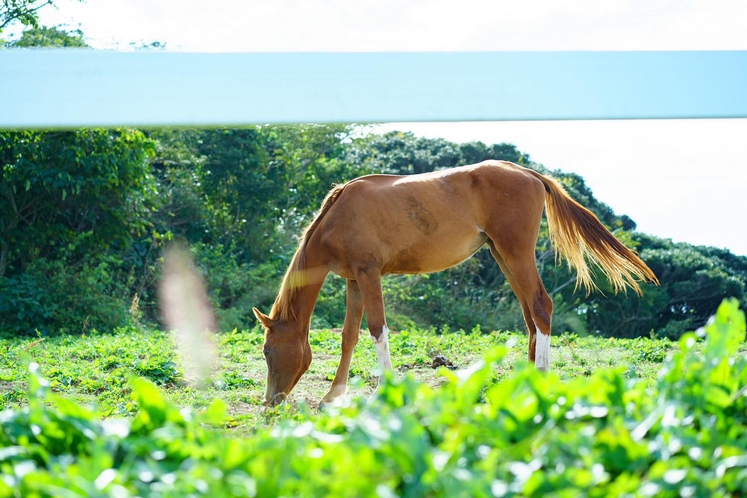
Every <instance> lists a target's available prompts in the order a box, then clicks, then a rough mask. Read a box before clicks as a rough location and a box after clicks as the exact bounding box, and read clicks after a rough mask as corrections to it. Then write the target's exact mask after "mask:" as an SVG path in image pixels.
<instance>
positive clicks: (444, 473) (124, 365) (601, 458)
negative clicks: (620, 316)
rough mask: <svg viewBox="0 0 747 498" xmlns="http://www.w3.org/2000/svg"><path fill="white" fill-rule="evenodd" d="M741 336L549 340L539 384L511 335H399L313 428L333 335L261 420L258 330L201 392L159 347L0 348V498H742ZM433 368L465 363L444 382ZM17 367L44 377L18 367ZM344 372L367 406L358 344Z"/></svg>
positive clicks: (717, 330)
mask: <svg viewBox="0 0 747 498" xmlns="http://www.w3.org/2000/svg"><path fill="white" fill-rule="evenodd" d="M745 333H746V329H745V317H744V314H743V313H742V312H741V311H739V310H738V304H737V302H736V301H735V300H730V301H725V302H724V303H723V304H722V305H721V307H720V308H719V310H718V312H717V314H716V316H715V317H714V318H713V320H712V321H711V322H710V323H709V325H708V326H707V327H705V329H703V330H702V331H700V332H699V333H696V334H695V333H688V334H686V335H685V336H683V337H682V339H681V340H680V341H679V342H678V343H677V345H676V346H674V345H673V344H672V343H669V342H667V341H648V340H634V341H620V340H600V339H593V338H579V337H576V336H570V335H569V336H565V337H559V338H556V339H555V341H554V347H553V351H552V353H553V357H554V359H555V366H556V368H555V370H554V371H553V372H550V373H547V374H545V373H542V372H539V371H537V370H536V369H535V368H533V367H532V366H531V365H528V364H527V363H526V361H524V360H523V357H524V350H525V349H526V338H524V337H523V336H522V335H520V334H513V333H492V334H480V333H477V331H475V333H471V334H464V333H458V332H457V333H447V334H443V335H437V334H435V333H433V332H432V331H411V332H407V333H405V332H403V333H401V334H398V335H394V336H392V350H393V359H394V363H395V366H397V367H398V368H397V371H396V372H388V373H387V375H386V377H387V381H386V382H385V383H384V384H383V385H382V387H381V389H379V390H378V391H377V393H376V395H375V396H374V397H373V399H371V400H367V399H365V398H361V397H355V398H353V399H352V400H351V403H350V404H347V405H345V404H343V405H341V406H332V407H330V408H329V409H327V410H322V411H321V412H320V411H316V410H314V409H313V406H314V405H313V403H314V402H315V400H316V399H318V398H319V397H320V396H321V395H322V394H323V393H324V392H325V390H326V388H327V387H328V386H329V383H330V380H329V379H330V377H331V373H332V372H333V371H334V367H335V365H336V360H337V349H338V347H337V342H338V339H339V337H338V335H337V333H336V332H334V331H329V330H326V331H318V332H316V333H314V334H313V335H312V337H313V342H314V344H313V348H314V350H315V352H316V353H317V361H316V362H315V363H314V369H313V370H312V371H311V372H309V374H308V375H307V376H306V377H305V378H304V381H303V382H302V384H301V385H300V386H298V389H297V391H296V392H294V396H293V398H292V400H291V401H292V402H291V403H287V404H282V405H280V406H279V407H278V408H275V409H271V410H267V411H265V412H260V411H259V402H260V399H261V392H262V390H263V387H264V386H263V385H262V381H261V379H262V377H263V376H264V365H263V362H262V360H260V358H259V354H258V351H259V346H260V343H261V342H262V336H261V334H259V333H258V332H257V331H249V332H243V333H233V334H226V335H222V336H220V338H219V339H220V348H219V349H220V354H221V364H220V365H219V366H218V367H216V372H215V376H214V380H213V383H212V387H210V388H209V389H207V390H205V391H197V390H195V389H194V388H193V387H191V386H190V385H189V384H188V383H187V382H185V381H184V380H183V378H182V375H181V373H180V370H179V367H178V366H177V365H178V363H179V361H178V358H177V357H176V356H175V354H174V352H173V348H172V345H171V344H170V337H169V336H168V335H167V334H163V333H158V332H151V333H132V332H127V331H120V332H118V333H116V334H112V335H101V336H98V335H96V336H89V337H83V338H60V339H49V340H45V341H36V342H34V341H28V340H26V341H6V342H4V343H2V344H1V347H3V348H4V353H5V354H4V356H3V358H4V363H3V365H2V378H3V382H4V383H6V388H7V389H6V393H11V394H10V395H8V399H7V400H6V402H5V403H6V405H13V404H20V407H18V408H16V409H9V410H3V411H0V420H1V421H2V424H0V425H1V427H2V430H0V448H2V451H0V497H5V496H8V497H13V496H39V497H47V496H50V497H52V496H55V497H56V496H70V497H73V496H122V497H125V496H211V497H223V496H225V497H235V496H251V497H254V496H351V497H352V496H355V497H360V496H402V497H413V498H416V497H417V498H419V497H422V496H429V497H441V496H443V497H446V496H448V497H456V496H464V497H467V496H529V497H540V496H548V495H549V496H599V497H601V496H672V497H675V496H723V497H726V496H745V494H746V493H747V458H745V454H747V453H746V452H747V436H746V435H747V355H745V354H744V352H745ZM434 354H439V355H441V356H442V357H445V358H446V359H447V363H448V362H451V363H454V364H455V365H454V366H455V367H465V366H468V365H470V364H471V363H472V362H473V361H474V360H476V359H477V358H478V357H480V360H479V362H478V363H476V364H475V365H474V366H472V367H470V368H467V369H465V370H462V371H459V372H457V373H453V372H450V371H448V370H444V369H441V370H437V369H433V368H431V365H430V361H431V360H430V359H431V358H432V356H433V355H434ZM30 355H33V356H35V359H36V360H37V361H39V362H41V363H42V364H43V365H44V366H43V368H42V367H40V364H39V363H30V364H28V366H26V367H24V366H23V365H24V364H25V363H26V362H27V361H29V360H30V358H29V356H30ZM357 355H358V356H356V358H355V362H354V368H355V369H356V372H357V374H358V376H359V378H360V381H358V382H356V383H355V389H354V393H358V394H364V395H366V394H368V393H369V392H370V391H371V390H372V388H373V384H374V383H375V379H374V378H373V377H372V375H371V372H372V371H373V370H374V366H375V363H376V360H375V358H374V357H373V348H372V347H371V343H370V341H369V340H364V341H362V343H361V345H360V349H359V351H358V352H357ZM654 371H657V373H656V375H655V376H652V375H653V372H654ZM44 372H46V375H44ZM405 372H407V374H405ZM589 372H591V374H589ZM410 374H412V375H410ZM136 375H139V376H141V377H139V378H133V377H134V376H136ZM143 377H145V378H143ZM416 377H417V378H419V379H420V380H418V379H417V378H416ZM18 378H26V379H28V380H27V382H28V386H25V385H24V383H22V382H18V381H17V379H18ZM125 378H126V379H127V381H126V382H125V381H123V379H125ZM148 379H149V380H148ZM126 386H129V387H126ZM159 386H160V387H159ZM26 387H27V390H28V395H27V396H25V397H21V396H20V395H14V394H13V393H20V392H22V391H23V390H24V389H25V388H26ZM50 388H51V389H52V390H54V391H57V392H56V393H49V390H50ZM130 390H131V391H130ZM14 396H17V397H16V398H15V399H14V398H13V397H14ZM213 398H215V399H213ZM71 399H72V400H73V401H71ZM130 399H132V401H130ZM306 399H309V400H310V401H309V402H308V403H304V401H305V400H306ZM74 401H84V402H86V403H92V402H95V403H96V404H97V405H98V406H99V407H100V410H99V411H92V410H90V409H87V408H86V407H83V406H81V405H79V404H77V403H75V402H74ZM208 401H210V402H209V404H208ZM190 406H196V407H203V406H204V408H205V409H204V410H203V409H198V410H194V409H190V408H189V407H190ZM135 407H137V409H136V410H135ZM107 410H108V413H109V414H117V413H124V414H125V415H127V417H125V418H121V417H107V418H106V419H104V420H102V419H101V415H102V414H105V413H107Z"/></svg>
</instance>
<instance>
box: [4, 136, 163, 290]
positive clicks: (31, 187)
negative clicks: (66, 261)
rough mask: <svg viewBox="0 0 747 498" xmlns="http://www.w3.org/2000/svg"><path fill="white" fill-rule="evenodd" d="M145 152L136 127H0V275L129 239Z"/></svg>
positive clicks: (141, 225)
mask: <svg viewBox="0 0 747 498" xmlns="http://www.w3.org/2000/svg"><path fill="white" fill-rule="evenodd" d="M151 154H152V143H151V142H150V141H148V140H147V139H146V138H145V137H144V136H143V134H142V133H141V132H139V131H136V130H129V129H120V130H78V131H62V132H35V131H6V132H0V165H2V171H1V172H0V173H1V174H2V182H1V183H0V197H1V198H0V206H2V208H1V209H0V277H2V276H4V275H5V273H6V271H7V270H8V268H9V267H10V269H11V270H13V271H21V269H22V268H23V266H24V265H25V264H27V263H29V262H30V261H32V260H34V259H36V258H40V257H59V256H60V253H59V251H60V250H63V251H64V253H65V255H66V256H67V257H69V258H79V259H80V258H85V257H90V256H91V255H92V254H96V253H100V252H101V251H104V250H106V249H108V248H109V247H111V246H114V245H119V246H125V245H127V244H129V243H130V242H131V240H132V236H133V234H136V233H138V232H140V233H142V232H143V231H144V230H145V229H146V228H147V221H146V220H147V219H148V217H147V215H146V213H147V211H148V201H149V200H150V196H152V195H153V194H154V193H155V184H154V183H153V182H152V177H151V175H150V172H149V168H148V163H147V158H148V156H150V155H151Z"/></svg>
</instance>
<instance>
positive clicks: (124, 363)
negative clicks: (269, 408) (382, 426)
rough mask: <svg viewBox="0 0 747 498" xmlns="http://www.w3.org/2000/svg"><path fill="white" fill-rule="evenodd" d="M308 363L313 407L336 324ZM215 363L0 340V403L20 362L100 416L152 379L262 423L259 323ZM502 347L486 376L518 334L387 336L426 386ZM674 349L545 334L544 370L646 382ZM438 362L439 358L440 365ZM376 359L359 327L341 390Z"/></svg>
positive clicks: (355, 386) (406, 369) (171, 394)
mask: <svg viewBox="0 0 747 498" xmlns="http://www.w3.org/2000/svg"><path fill="white" fill-rule="evenodd" d="M310 340H311V347H312V351H313V354H314V361H313V363H312V365H311V368H310V370H309V371H308V372H307V373H306V375H304V377H303V378H302V379H301V381H300V383H299V385H298V386H296V388H295V389H294V391H293V393H292V395H291V397H290V401H291V403H292V404H296V405H297V404H305V405H307V406H308V407H310V408H312V409H313V408H316V407H317V404H318V402H319V400H320V399H321V397H322V396H324V394H325V393H326V392H327V390H328V389H329V386H330V385H331V382H332V379H333V377H334V373H335V371H336V368H337V364H338V361H339V354H340V334H339V331H335V330H316V331H312V333H311V339H310ZM217 342H218V344H219V356H220V363H219V366H218V368H217V369H216V370H215V372H214V374H213V377H212V383H211V386H210V387H209V388H208V389H205V390H198V389H196V388H195V387H194V386H192V385H190V383H189V382H187V381H186V380H185V378H184V375H183V371H182V369H181V366H180V360H179V358H178V355H177V353H176V350H175V347H174V343H173V338H172V336H171V335H170V334H168V333H164V332H160V331H149V332H143V331H135V330H120V331H117V332H114V333H111V334H93V335H87V336H66V337H54V338H45V339H36V340H34V339H2V340H0V351H2V356H1V357H0V406H1V407H2V408H8V407H16V406H19V405H20V404H22V403H24V402H25V401H24V400H25V397H26V390H27V385H26V382H27V381H26V378H27V369H26V364H27V363H28V361H35V362H37V363H39V364H40V367H41V368H40V371H41V374H42V375H43V376H44V377H46V378H47V379H49V381H50V384H51V388H52V390H53V391H55V392H57V393H58V394H60V395H62V396H63V397H65V398H68V399H71V400H73V401H76V402H79V403H83V404H87V405H93V406H95V407H96V409H97V410H98V411H99V412H100V414H101V415H102V416H104V417H108V416H116V415H124V416H128V415H131V414H133V413H134V412H135V410H136V408H137V407H136V405H135V403H134V402H132V400H131V399H130V387H129V382H128V381H129V379H130V378H131V377H133V376H141V377H145V378H148V379H150V380H151V381H153V382H155V383H156V384H157V385H158V386H160V388H161V389H162V390H163V392H164V393H165V396H166V398H167V399H168V400H170V401H171V402H173V403H175V404H176V405H178V406H191V407H197V408H199V407H202V406H207V405H208V404H209V403H210V402H211V401H212V400H213V399H215V398H221V399H223V400H224V401H225V402H226V403H227V405H228V407H229V413H230V415H231V417H232V418H231V422H230V424H229V426H230V427H234V428H239V429H242V428H244V429H251V428H253V427H254V426H256V425H257V424H261V423H263V422H264V421H265V419H264V416H263V415H262V414H261V403H262V396H263V393H264V389H265V376H266V367H265V362H264V359H263V358H262V354H261V345H262V342H263V336H262V333H261V331H260V330H259V329H254V330H249V331H243V332H237V331H234V332H232V333H225V334H220V335H218V336H217ZM497 345H506V346H508V348H509V354H508V356H507V358H506V360H505V361H504V362H503V363H502V364H501V366H499V367H498V369H497V370H496V372H495V378H496V380H500V379H503V378H505V377H507V376H508V375H509V374H510V372H511V371H512V370H513V368H514V365H515V364H516V363H517V362H523V361H525V358H526V350H527V338H526V335H525V334H523V333H517V332H491V333H484V332H481V331H479V330H474V331H471V332H470V333H465V332H462V331H446V332H445V333H436V332H435V331H434V330H412V331H402V332H400V333H394V334H392V336H391V344H390V348H391V354H392V361H393V364H394V367H395V369H396V370H397V375H399V376H404V375H406V374H407V373H410V374H412V375H413V376H414V377H415V378H417V379H419V380H421V381H423V382H425V383H426V384H428V385H431V386H438V385H440V384H441V383H443V382H444V381H445V379H444V376H443V374H442V369H443V368H444V367H439V366H436V365H438V364H439V361H436V362H435V363H434V358H435V357H437V356H440V357H441V358H440V360H446V361H445V363H446V364H447V365H449V368H452V369H462V368H466V367H468V366H470V365H471V364H473V363H474V362H476V361H478V360H479V359H480V358H481V357H482V355H483V354H484V353H485V352H487V351H488V350H489V349H490V348H492V347H494V346H497ZM676 347H677V344H676V343H672V342H670V341H666V340H649V339H636V340H619V339H618V340H616V339H600V338H593V337H583V338H579V337H576V336H572V335H561V336H555V337H553V338H552V349H551V368H552V369H553V370H555V371H556V372H558V374H559V376H560V378H561V379H563V380H568V379H572V378H576V377H580V376H589V375H591V374H592V373H593V372H595V371H596V370H599V369H601V368H605V367H620V368H621V369H622V370H623V371H624V372H625V375H626V376H627V377H643V378H653V377H654V376H655V374H656V372H657V370H658V368H659V366H660V364H661V362H662V361H663V359H664V358H665V356H666V354H667V353H668V352H670V351H671V350H673V349H674V348H676ZM440 363H444V362H443V361H440ZM376 367H377V359H376V352H375V350H374V347H373V344H372V341H371V340H370V338H369V336H368V333H367V332H366V331H363V332H362V333H361V340H360V342H359V343H358V346H357V348H356V351H355V355H354V358H353V363H352V367H351V373H350V375H351V385H350V388H349V395H350V396H357V395H362V396H368V395H370V394H371V393H372V392H373V389H374V387H375V386H376V373H375V372H376V370H375V369H376Z"/></svg>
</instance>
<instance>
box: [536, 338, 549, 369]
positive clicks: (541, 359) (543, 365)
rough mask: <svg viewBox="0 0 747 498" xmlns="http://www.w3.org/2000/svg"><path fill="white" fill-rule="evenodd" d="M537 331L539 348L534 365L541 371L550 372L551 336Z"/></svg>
mask: <svg viewBox="0 0 747 498" xmlns="http://www.w3.org/2000/svg"><path fill="white" fill-rule="evenodd" d="M536 329H537V334H536V336H535V337H536V338H537V343H536V344H537V347H536V349H535V352H534V364H535V365H536V366H537V368H538V369H539V370H545V371H547V370H550V336H549V335H545V334H543V333H542V332H541V331H540V329H539V327H536Z"/></svg>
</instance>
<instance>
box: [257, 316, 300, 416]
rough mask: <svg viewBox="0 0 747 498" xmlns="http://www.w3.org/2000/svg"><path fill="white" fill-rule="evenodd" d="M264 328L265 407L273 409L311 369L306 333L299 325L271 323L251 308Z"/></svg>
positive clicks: (288, 322) (294, 323)
mask: <svg viewBox="0 0 747 498" xmlns="http://www.w3.org/2000/svg"><path fill="white" fill-rule="evenodd" d="M253 311H254V316H256V317H257V320H259V321H260V322H261V323H262V325H263V326H264V328H265V344H264V346H263V348H262V350H263V352H264V355H265V361H266V362H267V391H266V392H265V405H269V406H274V405H277V404H279V403H280V402H282V401H283V400H284V399H285V397H286V396H287V395H288V394H289V393H290V392H291V390H292V389H293V388H294V387H295V385H296V384H297V383H298V380H299V379H300V378H301V376H302V375H303V374H304V373H306V370H308V369H309V365H311V346H310V345H309V331H308V330H302V329H303V328H304V327H303V325H302V324H301V323H299V322H296V321H287V320H274V319H272V318H270V317H269V316H267V315H265V314H264V313H262V312H261V311H259V310H258V309H257V308H254V310H253Z"/></svg>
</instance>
